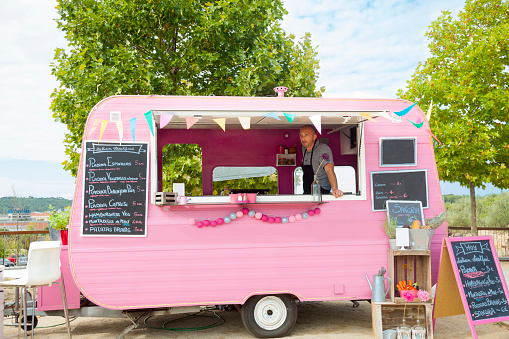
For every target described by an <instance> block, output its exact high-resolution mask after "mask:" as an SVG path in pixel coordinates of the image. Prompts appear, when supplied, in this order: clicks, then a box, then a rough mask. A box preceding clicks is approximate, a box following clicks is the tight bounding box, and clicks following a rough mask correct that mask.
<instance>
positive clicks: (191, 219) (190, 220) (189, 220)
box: [187, 218, 196, 225]
mask: <svg viewBox="0 0 509 339" xmlns="http://www.w3.org/2000/svg"><path fill="white" fill-rule="evenodd" d="M187 223H188V224H189V225H194V224H196V220H194V219H193V218H189V219H187Z"/></svg>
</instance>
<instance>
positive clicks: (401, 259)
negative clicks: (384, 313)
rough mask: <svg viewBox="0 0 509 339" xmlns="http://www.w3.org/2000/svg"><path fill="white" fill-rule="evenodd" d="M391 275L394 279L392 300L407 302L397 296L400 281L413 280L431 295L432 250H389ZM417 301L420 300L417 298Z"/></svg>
mask: <svg viewBox="0 0 509 339" xmlns="http://www.w3.org/2000/svg"><path fill="white" fill-rule="evenodd" d="M389 277H390V278H391V280H392V284H391V288H390V292H389V298H390V301H391V302H396V303H400V302H405V299H404V298H401V297H399V294H398V296H397V297H396V293H397V292H396V291H397V288H396V285H397V284H398V281H401V280H405V281H406V282H408V280H412V282H417V284H419V288H420V289H421V290H426V291H427V292H428V293H429V294H430V295H431V287H432V286H431V251H430V250H392V249H390V250H389ZM415 302H418V300H417V299H416V300H415Z"/></svg>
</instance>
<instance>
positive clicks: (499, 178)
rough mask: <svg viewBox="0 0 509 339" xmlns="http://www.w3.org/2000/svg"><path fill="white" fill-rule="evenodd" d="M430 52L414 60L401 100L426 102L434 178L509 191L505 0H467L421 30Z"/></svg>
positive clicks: (508, 19) (508, 8) (508, 10)
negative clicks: (453, 13)
mask: <svg viewBox="0 0 509 339" xmlns="http://www.w3.org/2000/svg"><path fill="white" fill-rule="evenodd" d="M426 36H427V37H428V39H429V41H430V43H429V45H428V47H429V49H430V54H431V56H430V57H429V58H428V59H427V60H426V61H425V62H424V64H419V66H418V67H417V69H416V71H415V73H414V74H413V75H412V77H411V80H409V81H408V82H407V88H406V90H405V91H402V90H399V91H398V95H399V96H400V97H401V98H404V99H408V100H410V101H413V102H415V101H419V105H420V106H421V107H423V108H425V109H427V108H428V107H429V106H430V103H431V101H433V114H432V118H431V121H430V126H431V130H432V132H433V133H434V134H435V135H436V136H437V138H438V139H439V140H440V141H441V142H442V145H439V144H438V143H436V142H434V146H435V154H436V158H437V166H438V171H439V176H440V179H441V180H445V181H450V182H459V183H460V184H461V185H463V186H467V187H469V185H470V184H472V185H473V187H482V188H485V184H486V183H492V184H493V185H494V186H496V187H498V188H509V169H508V165H509V149H508V148H509V146H508V145H507V140H508V139H509V124H508V120H509V111H508V110H509V72H508V67H509V55H508V52H509V44H508V41H509V40H508V36H509V2H507V1H501V0H467V1H466V4H465V8H464V9H463V11H461V12H460V13H459V14H458V18H457V19H453V18H452V16H451V14H450V13H449V12H443V14H442V15H441V16H440V17H439V18H438V19H437V20H436V21H434V22H433V23H432V24H431V25H430V27H429V30H428V31H427V33H426Z"/></svg>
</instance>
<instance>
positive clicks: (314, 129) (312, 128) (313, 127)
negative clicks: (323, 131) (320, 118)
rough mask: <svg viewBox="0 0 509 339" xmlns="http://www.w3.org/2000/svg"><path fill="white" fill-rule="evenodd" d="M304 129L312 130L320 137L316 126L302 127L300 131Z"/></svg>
mask: <svg viewBox="0 0 509 339" xmlns="http://www.w3.org/2000/svg"><path fill="white" fill-rule="evenodd" d="M303 128H310V129H311V130H312V131H313V133H315V135H318V131H317V130H316V128H315V126H313V125H306V126H302V127H301V128H300V129H301V130H302V129H303Z"/></svg>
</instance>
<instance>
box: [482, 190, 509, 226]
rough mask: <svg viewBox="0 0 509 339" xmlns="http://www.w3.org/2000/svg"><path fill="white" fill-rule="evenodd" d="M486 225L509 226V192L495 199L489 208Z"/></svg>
mask: <svg viewBox="0 0 509 339" xmlns="http://www.w3.org/2000/svg"><path fill="white" fill-rule="evenodd" d="M486 225H488V226H489V227H508V226H509V192H504V193H501V194H499V195H497V196H496V197H494V199H493V203H492V204H491V206H490V207H489V209H488V213H487V216H486Z"/></svg>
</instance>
